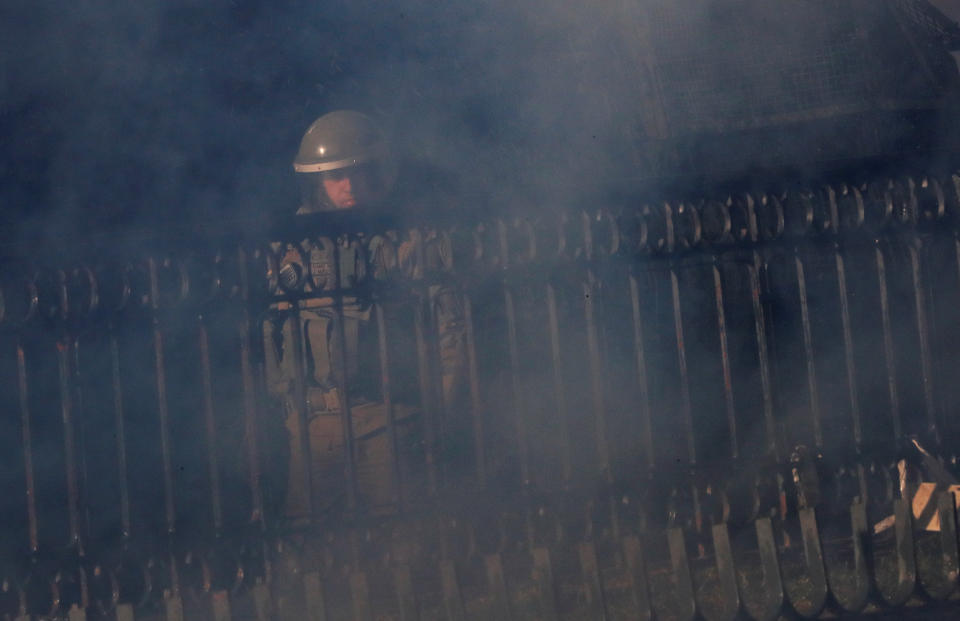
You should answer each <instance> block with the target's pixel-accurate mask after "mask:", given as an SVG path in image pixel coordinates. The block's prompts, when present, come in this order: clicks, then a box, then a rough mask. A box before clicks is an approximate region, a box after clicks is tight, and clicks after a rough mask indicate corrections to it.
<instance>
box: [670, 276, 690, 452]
mask: <svg viewBox="0 0 960 621" xmlns="http://www.w3.org/2000/svg"><path fill="white" fill-rule="evenodd" d="M670 292H671V301H672V302H673V329H674V335H675V337H676V345H677V365H678V368H679V371H680V417H681V420H682V422H683V431H684V434H685V436H686V441H687V462H688V465H690V466H693V465H696V463H697V444H696V438H695V436H694V429H693V412H692V406H691V404H690V377H689V374H688V371H687V350H686V342H685V341H684V338H683V311H682V310H681V307H680V281H679V278H678V276H677V266H676V265H671V266H670Z"/></svg>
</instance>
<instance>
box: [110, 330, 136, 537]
mask: <svg viewBox="0 0 960 621" xmlns="http://www.w3.org/2000/svg"><path fill="white" fill-rule="evenodd" d="M107 329H108V331H109V333H110V336H109V340H110V380H111V386H112V388H113V424H114V434H115V435H114V437H115V440H116V452H117V472H118V481H117V483H118V488H119V489H118V491H119V496H120V534H121V537H122V538H123V539H124V540H128V539H129V538H130V534H131V530H130V528H131V525H130V486H129V482H128V480H127V476H128V470H127V433H126V427H125V424H124V408H123V383H122V380H121V376H120V346H119V343H118V342H117V334H116V328H115V326H114V325H113V324H112V323H111V324H110V326H109V327H108V328H107Z"/></svg>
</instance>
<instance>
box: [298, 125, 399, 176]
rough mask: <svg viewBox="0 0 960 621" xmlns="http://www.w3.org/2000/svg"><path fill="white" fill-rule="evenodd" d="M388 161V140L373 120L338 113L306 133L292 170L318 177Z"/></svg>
mask: <svg viewBox="0 0 960 621" xmlns="http://www.w3.org/2000/svg"><path fill="white" fill-rule="evenodd" d="M388 158H389V148H388V146H387V140H386V137H385V136H384V135H383V132H382V131H381V130H380V128H379V127H378V126H377V124H376V123H374V122H373V120H372V119H371V118H370V117H368V116H367V115H365V114H362V113H360V112H355V111H353V110H336V111H334V112H330V113H328V114H325V115H323V116H321V117H320V118H319V119H317V120H316V121H314V122H313V124H312V125H311V126H310V128H309V129H307V133H306V134H304V135H303V140H301V141H300V151H298V152H297V157H296V159H295V160H293V169H294V170H295V171H297V172H298V173H317V172H324V171H328V170H336V169H338V168H346V167H348V166H355V165H357V164H363V163H366V162H372V161H381V162H382V161H384V160H386V159H388Z"/></svg>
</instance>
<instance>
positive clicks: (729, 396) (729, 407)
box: [711, 255, 740, 460]
mask: <svg viewBox="0 0 960 621" xmlns="http://www.w3.org/2000/svg"><path fill="white" fill-rule="evenodd" d="M711 272H712V275H713V291H714V299H715V301H716V311H717V334H718V336H719V338H720V366H721V370H722V372H723V401H724V406H725V408H726V414H727V426H728V431H729V432H730V457H731V458H732V459H734V460H737V459H739V458H740V447H739V441H738V438H737V410H736V406H735V405H734V397H733V374H732V372H731V370H730V348H729V346H728V344H727V317H726V311H725V310H724V296H723V280H722V278H721V276H720V269H719V268H718V267H717V263H716V255H714V260H713V263H712V265H711Z"/></svg>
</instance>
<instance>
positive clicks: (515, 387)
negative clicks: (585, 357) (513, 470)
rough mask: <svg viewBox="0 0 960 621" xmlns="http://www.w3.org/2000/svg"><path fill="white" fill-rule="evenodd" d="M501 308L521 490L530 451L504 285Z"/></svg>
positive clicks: (526, 482) (509, 295)
mask: <svg viewBox="0 0 960 621" xmlns="http://www.w3.org/2000/svg"><path fill="white" fill-rule="evenodd" d="M502 289H503V306H504V312H505V314H506V320H507V349H508V352H509V356H510V365H509V372H510V392H511V395H510V396H511V404H512V406H513V407H512V408H511V409H512V413H513V419H514V421H513V422H514V428H515V429H516V433H517V449H518V451H519V459H520V483H521V486H522V488H523V489H527V488H528V487H529V486H530V483H531V480H530V451H529V446H528V444H527V442H528V438H527V423H526V409H525V408H524V405H523V391H522V390H521V388H520V352H519V346H518V344H517V314H516V308H515V306H514V300H513V291H512V290H511V289H510V287H509V286H508V285H507V284H506V283H504V284H503V285H502Z"/></svg>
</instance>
